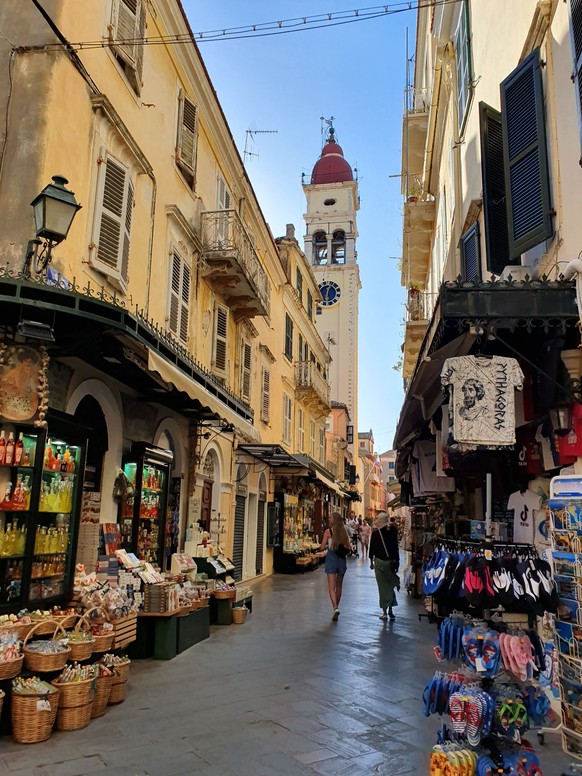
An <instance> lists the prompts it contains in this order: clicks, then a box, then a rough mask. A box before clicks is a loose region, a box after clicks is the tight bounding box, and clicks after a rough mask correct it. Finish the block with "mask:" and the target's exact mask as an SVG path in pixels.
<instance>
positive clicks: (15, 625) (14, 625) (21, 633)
mask: <svg viewBox="0 0 582 776" xmlns="http://www.w3.org/2000/svg"><path fill="white" fill-rule="evenodd" d="M31 628H32V623H31V622H28V623H25V622H8V623H4V625H3V626H2V627H1V628H0V638H1V637H2V634H4V633H8V634H10V635H11V634H13V633H14V634H15V636H16V638H17V639H24V638H26V637H27V636H28V632H29V631H30V629H31Z"/></svg>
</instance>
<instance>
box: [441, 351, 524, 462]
mask: <svg viewBox="0 0 582 776" xmlns="http://www.w3.org/2000/svg"><path fill="white" fill-rule="evenodd" d="M441 383H442V385H450V386H452V389H453V397H452V398H453V437H454V439H455V441H456V442H465V443H468V444H475V445H494V446H497V445H513V444H515V398H514V390H515V389H516V388H517V390H521V389H522V387H523V372H522V371H521V368H520V366H519V364H518V363H517V361H516V360H515V359H514V358H502V357H498V356H496V357H494V358H482V357H481V358H480V357H477V356H458V357H456V358H447V360H446V361H445V363H444V366H443V370H442V372H441Z"/></svg>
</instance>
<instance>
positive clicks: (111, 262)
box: [90, 149, 134, 293]
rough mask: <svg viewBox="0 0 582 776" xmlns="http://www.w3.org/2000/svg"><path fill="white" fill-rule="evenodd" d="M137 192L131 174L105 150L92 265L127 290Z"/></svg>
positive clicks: (98, 194) (102, 152) (100, 162)
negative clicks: (132, 221)
mask: <svg viewBox="0 0 582 776" xmlns="http://www.w3.org/2000/svg"><path fill="white" fill-rule="evenodd" d="M133 207H134V189H133V185H132V182H131V180H130V175H129V171H128V169H127V168H126V167H124V166H123V165H122V164H121V163H120V162H118V161H117V159H114V158H113V157H112V156H110V155H109V154H108V153H107V151H106V150H105V149H102V150H101V154H100V157H99V172H98V178H97V197H96V205H95V217H94V222H93V239H92V243H93V245H92V255H91V259H90V263H91V266H92V267H93V268H94V269H96V270H97V271H98V272H101V273H102V274H103V275H106V276H107V278H108V280H109V281H110V283H112V285H114V286H115V287H116V288H117V289H118V290H120V291H121V292H122V293H125V292H126V290H127V283H128V277H129V276H128V271H129V250H130V237H131V220H132V215H133Z"/></svg>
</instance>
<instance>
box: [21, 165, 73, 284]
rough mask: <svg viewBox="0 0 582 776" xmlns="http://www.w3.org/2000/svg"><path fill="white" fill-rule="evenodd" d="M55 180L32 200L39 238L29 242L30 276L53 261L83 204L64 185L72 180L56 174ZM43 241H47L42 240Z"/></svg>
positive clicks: (25, 269)
mask: <svg viewBox="0 0 582 776" xmlns="http://www.w3.org/2000/svg"><path fill="white" fill-rule="evenodd" d="M52 179H53V183H49V185H48V186H45V188H44V189H43V190H42V191H41V192H40V194H39V195H38V196H37V197H35V198H34V199H33V200H32V202H31V203H30V204H31V206H32V208H33V211H34V223H35V227H36V238H35V239H34V240H29V241H28V246H27V249H26V259H25V263H24V271H25V274H26V276H27V277H28V276H29V275H30V268H31V264H32V267H33V269H34V272H36V273H41V272H44V270H45V269H46V268H47V266H48V264H49V263H50V260H51V253H52V249H53V248H54V246H55V245H58V244H59V243H61V242H62V241H63V240H65V239H66V238H67V235H68V233H69V229H70V228H71V224H72V223H73V219H74V218H75V215H76V213H77V210H80V209H81V205H79V203H78V202H77V200H76V199H75V195H74V193H73V192H72V191H70V190H69V189H67V188H65V184H67V183H68V182H69V181H68V180H67V179H66V178H64V177H63V176H62V175H53V178H52ZM43 240H44V242H43Z"/></svg>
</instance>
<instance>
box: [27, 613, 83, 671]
mask: <svg viewBox="0 0 582 776" xmlns="http://www.w3.org/2000/svg"><path fill="white" fill-rule="evenodd" d="M44 625H45V623H44V622H43V623H38V625H35V626H34V627H33V628H32V629H31V630H30V632H29V633H28V635H27V636H26V638H25V639H24V644H23V645H22V651H23V653H24V665H25V666H26V668H27V669H28V670H29V671H32V672H33V673H38V672H43V671H61V670H62V669H63V668H64V667H65V665H66V663H67V660H68V659H69V655H70V654H71V648H70V647H67V648H66V649H65V650H63V651H62V652H55V653H54V654H46V653H44V652H31V651H30V650H29V649H28V648H27V646H26V645H27V643H28V639H29V638H30V637H31V636H32V634H33V633H34V632H35V631H36V628H38V627H39V626H44ZM58 630H60V631H61V632H62V634H63V636H65V631H64V630H63V628H62V627H61V625H60V624H59V623H58V622H56V620H53V621H52V631H53V637H54V636H56V634H57V631H58ZM49 632H50V631H49Z"/></svg>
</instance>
